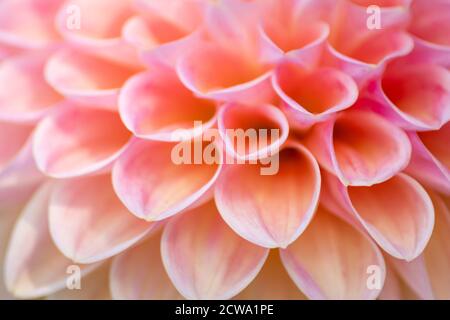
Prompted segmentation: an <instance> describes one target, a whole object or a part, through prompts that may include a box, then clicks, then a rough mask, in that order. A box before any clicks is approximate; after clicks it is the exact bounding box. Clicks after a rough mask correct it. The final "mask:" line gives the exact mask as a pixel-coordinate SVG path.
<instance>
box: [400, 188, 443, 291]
mask: <svg viewBox="0 0 450 320" xmlns="http://www.w3.org/2000/svg"><path fill="white" fill-rule="evenodd" d="M428 192H429V194H430V195H431V198H432V200H433V205H434V208H435V215H436V224H435V228H434V231H433V235H432V236H431V239H430V241H429V243H428V246H427V247H426V248H425V251H424V252H423V254H422V255H421V256H419V257H418V258H416V259H415V260H413V261H411V262H409V263H408V262H405V261H401V260H396V259H394V260H393V264H394V266H395V267H396V269H397V271H398V272H399V275H400V276H401V277H402V278H403V279H404V281H405V282H406V283H407V284H408V285H409V286H410V287H411V289H413V290H414V291H415V292H416V294H417V295H418V296H419V297H420V298H422V299H444V300H448V299H449V298H450V295H449V292H450V277H449V275H448V270H449V268H450V247H449V243H450V242H449V241H450V239H449V235H450V232H449V230H450V210H449V207H448V206H447V205H446V204H445V202H444V201H443V199H442V198H441V197H440V196H439V195H437V194H435V193H433V192H431V191H428Z"/></svg>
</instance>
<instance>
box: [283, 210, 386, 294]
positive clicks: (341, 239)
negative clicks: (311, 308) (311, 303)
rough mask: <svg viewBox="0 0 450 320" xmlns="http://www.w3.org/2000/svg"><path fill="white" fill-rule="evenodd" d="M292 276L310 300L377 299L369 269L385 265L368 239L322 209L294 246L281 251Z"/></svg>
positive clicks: (382, 274) (376, 290) (380, 269)
mask: <svg viewBox="0 0 450 320" xmlns="http://www.w3.org/2000/svg"><path fill="white" fill-rule="evenodd" d="M281 260H282V262H283V264H284V266H285V267H286V269H287V271H288V273H289V275H290V276H291V278H292V280H294V282H295V284H296V285H297V286H298V287H299V288H300V289H301V290H302V292H303V293H304V294H305V295H306V296H307V297H308V298H310V299H375V298H376V297H377V296H378V294H379V293H380V290H381V288H380V290H378V289H376V288H371V287H370V288H369V286H367V283H368V280H369V279H368V278H369V276H370V274H369V273H368V270H370V269H369V267H370V268H372V267H373V266H376V267H378V268H379V269H378V272H379V274H378V275H379V276H380V277H381V278H380V281H381V285H382V284H383V282H384V276H385V264H384V260H383V256H382V255H381V253H380V251H379V250H378V248H377V247H376V245H375V244H373V243H372V242H371V241H370V239H369V238H367V237H366V236H365V235H364V234H363V233H361V232H359V231H357V230H356V229H354V228H353V227H352V226H350V225H349V224H347V223H345V222H344V221H343V220H341V219H340V218H338V217H336V216H334V215H332V214H330V213H329V212H327V211H325V210H324V209H323V208H320V207H319V209H318V212H317V214H316V216H315V217H314V219H313V221H312V222H311V224H310V225H309V227H308V228H307V229H306V231H305V232H304V233H303V234H302V236H301V237H299V238H298V239H297V241H295V242H294V243H293V244H291V245H290V246H289V247H288V248H287V249H284V250H281Z"/></svg>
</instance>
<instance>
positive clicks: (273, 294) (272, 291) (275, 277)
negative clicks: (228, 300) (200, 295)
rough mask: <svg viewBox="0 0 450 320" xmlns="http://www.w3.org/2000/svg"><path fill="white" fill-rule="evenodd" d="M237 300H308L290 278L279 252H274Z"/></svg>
mask: <svg viewBox="0 0 450 320" xmlns="http://www.w3.org/2000/svg"><path fill="white" fill-rule="evenodd" d="M236 299H238V300H241V299H242V300H306V297H305V296H304V295H303V294H302V293H301V291H300V290H299V289H298V288H297V286H296V285H295V284H294V283H293V282H292V280H291V278H289V276H288V274H287V272H286V269H284V267H283V264H282V263H281V260H280V256H279V254H278V252H277V251H275V250H272V251H270V253H269V256H268V258H267V260H266V262H265V263H264V266H263V268H262V269H261V271H260V272H259V273H258V275H257V276H256V278H255V280H253V281H252V282H251V283H250V284H249V286H248V287H247V288H245V289H244V291H242V292H241V293H240V294H239V295H237V296H236Z"/></svg>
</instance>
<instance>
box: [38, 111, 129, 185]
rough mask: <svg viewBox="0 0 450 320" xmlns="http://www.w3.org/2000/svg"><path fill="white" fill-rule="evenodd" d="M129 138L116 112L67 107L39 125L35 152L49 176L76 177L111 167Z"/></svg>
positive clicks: (39, 164) (42, 169) (39, 165)
mask: <svg viewBox="0 0 450 320" xmlns="http://www.w3.org/2000/svg"><path fill="white" fill-rule="evenodd" d="M129 138H130V134H129V132H128V131H127V130H126V129H125V127H124V126H123V124H122V122H121V121H120V118H119V115H118V114H116V113H115V112H112V111H108V110H101V109H94V108H82V107H78V106H75V105H73V104H65V105H63V106H60V107H59V108H58V110H57V112H55V113H54V114H52V115H51V116H49V117H47V118H46V119H44V120H43V121H42V122H41V123H40V124H39V125H38V127H37V129H36V133H35V135H34V141H33V153H34V157H35V159H36V163H37V165H38V167H39V169H40V170H41V171H43V172H44V173H46V174H47V175H50V176H52V177H58V178H67V177H76V176H81V175H86V174H90V173H94V172H97V171H99V170H101V169H104V168H105V167H107V166H108V165H110V164H111V163H112V162H113V161H114V160H115V159H116V158H117V157H118V156H119V155H120V154H121V153H122V151H123V149H124V148H125V145H126V143H127V141H128V139H129Z"/></svg>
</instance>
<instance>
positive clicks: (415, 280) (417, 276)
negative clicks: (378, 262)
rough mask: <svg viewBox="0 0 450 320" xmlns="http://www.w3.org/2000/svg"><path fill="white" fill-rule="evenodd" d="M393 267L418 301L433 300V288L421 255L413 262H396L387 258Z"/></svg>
mask: <svg viewBox="0 0 450 320" xmlns="http://www.w3.org/2000/svg"><path fill="white" fill-rule="evenodd" d="M388 259H389V260H388V261H389V262H390V263H391V264H392V265H393V266H394V268H395V270H396V271H397V273H398V275H399V277H400V278H401V279H402V280H403V281H404V282H405V283H406V284H407V285H408V287H409V288H410V289H411V290H412V291H413V292H414V293H415V294H416V295H417V297H418V298H419V299H424V300H430V299H434V295H433V288H432V287H431V283H430V278H429V275H428V273H427V270H426V266H425V260H424V257H423V255H420V256H419V257H417V258H416V259H414V260H413V261H410V262H407V261H405V260H398V259H395V258H392V257H391V258H388Z"/></svg>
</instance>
